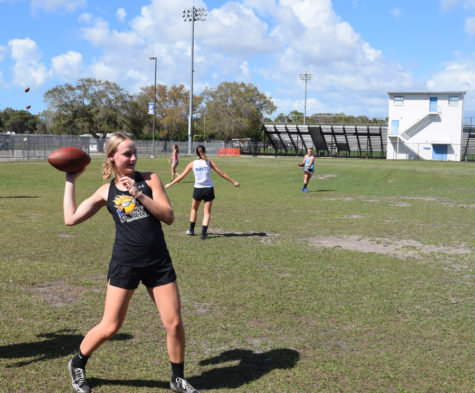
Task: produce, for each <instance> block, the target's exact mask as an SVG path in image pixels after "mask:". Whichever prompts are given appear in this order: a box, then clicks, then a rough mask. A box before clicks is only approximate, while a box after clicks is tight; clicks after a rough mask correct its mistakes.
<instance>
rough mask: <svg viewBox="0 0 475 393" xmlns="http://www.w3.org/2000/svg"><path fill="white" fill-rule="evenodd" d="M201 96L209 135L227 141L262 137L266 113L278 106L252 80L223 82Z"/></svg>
mask: <svg viewBox="0 0 475 393" xmlns="http://www.w3.org/2000/svg"><path fill="white" fill-rule="evenodd" d="M201 97H202V99H203V107H202V108H201V109H202V110H201V112H202V116H206V133H207V135H209V136H210V137H212V138H213V137H214V138H222V139H224V140H230V139H232V138H252V139H255V140H258V139H260V137H261V132H260V130H261V125H262V122H263V119H264V114H271V113H272V112H274V111H275V109H276V107H275V105H274V103H273V102H272V99H270V98H268V97H267V96H265V95H264V94H263V93H261V92H259V90H258V89H257V88H256V87H255V86H254V85H252V84H251V83H249V84H245V83H243V82H241V83H238V82H222V83H221V84H219V86H218V87H217V88H216V89H205V91H204V92H203V93H202V94H201Z"/></svg>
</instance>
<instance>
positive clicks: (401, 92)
mask: <svg viewBox="0 0 475 393" xmlns="http://www.w3.org/2000/svg"><path fill="white" fill-rule="evenodd" d="M466 93H467V92H466V91H452V90H449V91H431V90H421V91H388V92H387V94H389V95H391V94H463V95H465V94H466Z"/></svg>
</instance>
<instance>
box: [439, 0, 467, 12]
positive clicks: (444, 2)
mask: <svg viewBox="0 0 475 393" xmlns="http://www.w3.org/2000/svg"><path fill="white" fill-rule="evenodd" d="M459 5H460V6H461V7H463V8H467V9H470V8H475V0H440V8H441V9H442V11H444V12H447V11H450V10H451V9H452V8H454V7H457V6H459Z"/></svg>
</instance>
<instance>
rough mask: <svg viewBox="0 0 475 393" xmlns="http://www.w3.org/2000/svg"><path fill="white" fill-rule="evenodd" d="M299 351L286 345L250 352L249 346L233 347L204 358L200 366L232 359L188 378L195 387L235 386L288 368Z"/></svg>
mask: <svg viewBox="0 0 475 393" xmlns="http://www.w3.org/2000/svg"><path fill="white" fill-rule="evenodd" d="M299 359H300V354H299V353H298V352H297V351H295V350H293V349H288V348H278V349H272V350H270V351H267V352H262V353H254V352H253V351H251V350H249V349H233V350H231V351H226V352H223V353H222V354H221V355H219V356H216V357H213V358H210V359H205V360H203V361H201V362H200V365H201V366H207V365H215V364H223V363H229V362H234V363H236V362H237V364H233V365H229V364H227V365H224V367H217V368H214V369H212V370H209V371H205V372H204V373H202V374H201V375H200V376H198V377H191V378H189V381H190V383H191V384H192V385H193V386H196V387H197V388H198V389H236V388H238V387H240V386H242V385H245V384H247V383H249V382H252V381H255V380H257V379H259V378H261V377H262V376H264V375H265V374H267V373H269V372H271V371H272V370H275V369H289V368H293V367H295V366H296V364H297V362H298V361H299Z"/></svg>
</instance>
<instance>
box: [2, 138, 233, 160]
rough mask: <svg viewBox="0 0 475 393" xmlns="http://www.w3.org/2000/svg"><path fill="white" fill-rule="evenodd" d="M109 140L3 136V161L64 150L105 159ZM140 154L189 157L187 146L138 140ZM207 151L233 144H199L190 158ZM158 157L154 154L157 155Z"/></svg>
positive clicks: (41, 156)
mask: <svg viewBox="0 0 475 393" xmlns="http://www.w3.org/2000/svg"><path fill="white" fill-rule="evenodd" d="M105 142H106V140H99V141H98V140H96V139H95V138H93V137H92V136H88V135H86V136H76V135H36V134H0V160H1V161H6V160H16V161H22V160H27V161H30V160H37V161H41V160H47V159H48V156H49V155H50V153H52V152H53V151H55V150H56V149H59V148H60V147H63V146H73V147H78V148H80V149H82V150H84V151H85V152H86V153H87V154H89V155H96V154H97V155H102V154H103V146H104V143H105ZM134 142H135V145H136V147H137V153H138V154H139V155H143V156H152V155H154V156H156V157H161V156H168V155H171V152H172V147H173V144H175V143H176V144H177V145H178V149H179V151H180V155H182V156H186V155H187V154H188V142H186V141H185V142H182V141H180V142H173V141H155V142H153V141H151V140H135V141H134ZM200 144H202V145H204V146H205V147H206V153H207V154H209V155H211V156H213V155H217V154H218V149H220V148H222V147H231V146H232V143H226V142H224V141H211V142H196V143H194V144H193V146H192V150H191V155H195V148H196V146H198V145H200ZM154 153H155V154H154Z"/></svg>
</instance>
